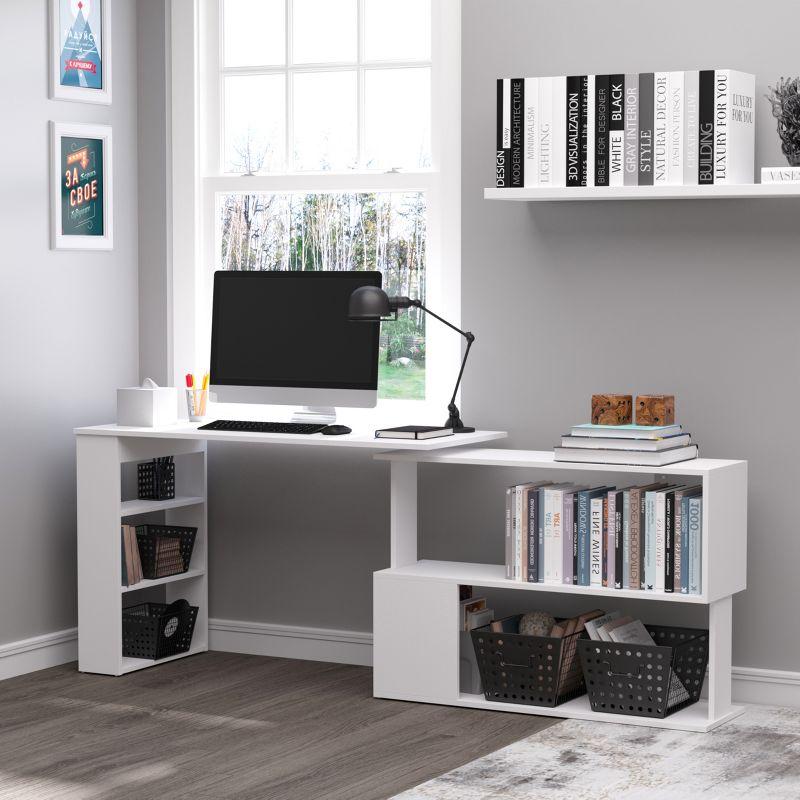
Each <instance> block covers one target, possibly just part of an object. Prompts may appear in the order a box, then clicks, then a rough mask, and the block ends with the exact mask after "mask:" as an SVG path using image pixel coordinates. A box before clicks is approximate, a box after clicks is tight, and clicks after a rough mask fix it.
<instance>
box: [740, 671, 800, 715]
mask: <svg viewBox="0 0 800 800" xmlns="http://www.w3.org/2000/svg"><path fill="white" fill-rule="evenodd" d="M731 672H732V676H731V677H732V679H733V688H732V690H731V694H732V695H733V701H734V702H735V703H758V704H759V705H766V706H789V707H791V708H800V672H786V671H783V670H779V669H758V668H757V667H733V669H732V670H731Z"/></svg>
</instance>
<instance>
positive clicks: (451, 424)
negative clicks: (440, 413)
mask: <svg viewBox="0 0 800 800" xmlns="http://www.w3.org/2000/svg"><path fill="white" fill-rule="evenodd" d="M447 410H448V411H449V412H450V416H449V417H448V418H447V422H445V424H444V427H445V428H452V429H453V433H475V428H468V427H467V426H466V425H465V424H464V423H463V422H462V421H461V414H460V412H459V410H458V408H457V407H456V405H455V403H451V404H450V405H449V406H448V407H447Z"/></svg>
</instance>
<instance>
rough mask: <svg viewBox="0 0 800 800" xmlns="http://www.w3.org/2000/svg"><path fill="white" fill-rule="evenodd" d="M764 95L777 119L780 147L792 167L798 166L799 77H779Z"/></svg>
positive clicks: (799, 151)
mask: <svg viewBox="0 0 800 800" xmlns="http://www.w3.org/2000/svg"><path fill="white" fill-rule="evenodd" d="M767 88H768V89H769V93H768V94H767V95H766V98H767V100H769V102H770V104H771V105H772V115H773V116H774V117H775V119H777V120H778V136H780V137H781V142H782V145H781V149H782V150H783V154H784V155H785V156H786V160H787V161H788V162H789V165H790V166H792V167H800V78H781V79H780V80H779V81H778V82H777V84H776V85H775V86H774V87H773V86H768V87H767Z"/></svg>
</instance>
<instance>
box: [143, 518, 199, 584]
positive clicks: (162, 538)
mask: <svg viewBox="0 0 800 800" xmlns="http://www.w3.org/2000/svg"><path fill="white" fill-rule="evenodd" d="M196 537H197V528H193V527H189V526H186V525H137V526H136V541H137V543H138V545H139V557H140V558H141V561H142V575H143V576H144V577H145V578H148V579H149V580H154V579H155V578H168V577H169V576H170V575H180V574H181V573H182V572H186V571H187V570H188V569H189V564H190V563H191V560H192V551H193V550H194V540H195V538H196Z"/></svg>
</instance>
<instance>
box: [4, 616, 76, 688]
mask: <svg viewBox="0 0 800 800" xmlns="http://www.w3.org/2000/svg"><path fill="white" fill-rule="evenodd" d="M77 659H78V629H77V628H69V629H68V630H65V631H56V632H55V633H45V634H43V635H42V636H34V637H32V638H30V639H20V640H19V641H18V642H9V643H8V644H0V681H3V680H6V678H15V677H16V676H17V675H26V674H27V673H29V672H37V671H38V670H40V669H47V668H48V667H57V666H58V665H59V664H66V663H68V662H70V661H77Z"/></svg>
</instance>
